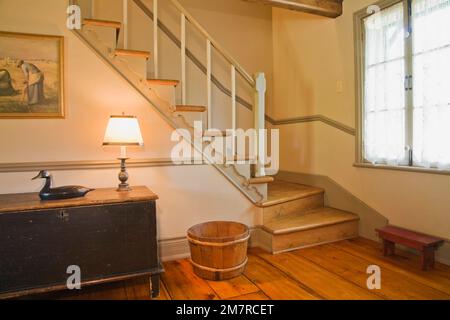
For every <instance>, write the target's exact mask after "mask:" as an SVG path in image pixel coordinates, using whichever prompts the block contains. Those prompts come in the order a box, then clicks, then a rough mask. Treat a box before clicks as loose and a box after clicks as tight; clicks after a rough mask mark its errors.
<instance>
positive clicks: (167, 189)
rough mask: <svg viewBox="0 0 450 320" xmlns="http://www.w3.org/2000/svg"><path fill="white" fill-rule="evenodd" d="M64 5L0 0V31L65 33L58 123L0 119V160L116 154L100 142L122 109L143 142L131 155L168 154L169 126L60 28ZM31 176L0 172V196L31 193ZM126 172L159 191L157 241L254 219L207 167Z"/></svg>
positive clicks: (66, 177) (97, 177)
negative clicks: (195, 228)
mask: <svg viewBox="0 0 450 320" xmlns="http://www.w3.org/2000/svg"><path fill="white" fill-rule="evenodd" d="M66 7H67V2H66V1H61V0H40V1H33V0H7V1H1V2H0V30H4V31H12V32H25V33H40V34H52V35H62V36H64V37H65V46H66V53H65V60H66V70H65V86H66V88H65V93H66V101H65V102H66V108H67V117H66V119H64V120H0V150H1V152H0V162H1V163H20V162H41V161H71V160H110V159H114V158H115V157H116V156H117V155H118V152H119V151H118V150H117V149H116V148H104V147H102V139H103V135H104V130H105V127H106V123H107V121H108V117H109V115H111V114H118V113H121V112H122V111H125V112H127V113H131V114H134V115H136V116H138V118H139V121H140V123H141V128H142V131H143V136H144V141H145V147H144V148H142V149H131V150H130V156H131V157H133V158H141V159H146V158H167V157H169V156H170V150H171V146H172V143H171V142H170V140H169V139H170V134H171V132H172V129H171V128H170V127H169V126H168V125H167V124H166V123H165V122H164V121H163V120H162V119H161V118H160V117H159V116H158V114H157V113H156V112H154V111H153V109H151V107H150V106H149V105H148V103H147V102H146V101H145V100H144V99H143V98H142V97H141V96H140V95H139V94H138V93H137V92H135V91H134V90H133V89H132V88H131V87H130V86H129V85H128V84H127V82H125V81H124V80H123V79H122V78H120V77H119V76H118V75H117V74H116V73H114V72H113V71H112V70H111V69H110V68H109V67H108V66H107V65H106V64H105V63H103V62H102V61H101V60H100V59H99V58H98V57H97V56H96V55H95V54H94V53H93V52H91V50H90V49H89V48H87V47H86V46H85V45H84V44H83V43H82V42H81V41H80V40H79V39H78V38H77V37H76V36H75V35H74V34H73V33H72V32H70V31H69V30H67V29H66V27H65V23H66ZM43 13H45V14H43ZM211 14H212V15H213V14H214V13H211ZM236 37H239V35H236ZM117 172H118V169H105V170H77V171H57V172H54V180H55V184H57V185H66V184H83V185H87V186H90V187H95V188H100V187H114V186H115V185H116V184H117V181H116V180H117ZM32 174H33V173H30V172H22V173H20V172H19V173H2V174H0V181H2V184H1V186H0V193H16V192H34V191H38V190H39V189H40V187H41V183H42V182H39V181H33V182H32V181H30V178H31V177H32ZM130 175H131V183H132V184H134V185H147V186H149V187H150V188H151V189H152V190H153V191H154V192H156V193H157V194H158V195H159V196H160V200H159V201H158V219H159V236H160V238H161V239H170V238H177V237H183V236H184V235H185V233H186V230H187V228H189V227H190V226H192V225H194V224H196V223H199V222H203V221H207V220H237V221H242V222H244V223H247V224H249V225H254V224H255V223H256V222H257V221H256V219H257V213H256V211H255V209H254V207H253V205H252V204H251V202H250V201H248V200H247V198H245V197H244V195H242V194H241V193H240V192H239V191H238V190H237V189H236V188H235V187H234V186H232V185H231V184H230V183H229V182H228V180H226V179H225V178H224V177H223V176H222V175H221V174H220V173H219V172H218V171H216V170H215V169H214V168H212V167H209V166H182V167H153V168H132V169H130ZM206 199H207V200H206ZM230 203H232V204H233V205H231V206H230V205H228V204H230Z"/></svg>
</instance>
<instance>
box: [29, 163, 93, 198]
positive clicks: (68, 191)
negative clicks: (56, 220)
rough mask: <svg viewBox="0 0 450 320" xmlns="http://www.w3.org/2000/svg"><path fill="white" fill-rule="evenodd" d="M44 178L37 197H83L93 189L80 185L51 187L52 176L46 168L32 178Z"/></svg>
mask: <svg viewBox="0 0 450 320" xmlns="http://www.w3.org/2000/svg"><path fill="white" fill-rule="evenodd" d="M36 179H45V185H44V187H43V188H42V190H41V192H39V197H40V198H41V200H64V199H73V198H81V197H84V196H85V195H86V194H88V193H89V192H91V191H94V190H95V189H89V188H86V187H81V186H66V187H58V188H52V176H51V175H50V173H49V172H48V171H47V170H42V171H41V172H39V174H38V175H37V176H36V177H34V178H33V179H32V180H36Z"/></svg>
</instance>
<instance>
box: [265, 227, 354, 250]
mask: <svg viewBox="0 0 450 320" xmlns="http://www.w3.org/2000/svg"><path fill="white" fill-rule="evenodd" d="M358 227H359V221H348V222H343V223H339V224H335V225H330V226H325V227H321V228H316V229H311V230H304V231H299V232H293V233H288V234H282V235H272V234H270V233H268V232H266V231H264V230H262V229H260V230H259V232H258V235H257V236H258V237H257V245H258V246H259V247H261V248H262V249H264V250H267V251H269V252H271V253H273V254H278V253H283V252H288V251H293V250H297V249H301V248H307V247H313V246H318V245H322V244H325V243H332V242H337V241H342V240H347V239H353V238H356V237H358V235H359V233H358Z"/></svg>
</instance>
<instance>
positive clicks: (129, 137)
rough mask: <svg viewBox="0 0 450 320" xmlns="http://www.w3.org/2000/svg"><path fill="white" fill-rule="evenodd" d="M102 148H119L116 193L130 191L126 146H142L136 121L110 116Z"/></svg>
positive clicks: (126, 117)
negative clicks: (118, 181)
mask: <svg viewBox="0 0 450 320" xmlns="http://www.w3.org/2000/svg"><path fill="white" fill-rule="evenodd" d="M103 145H104V146H120V157H119V158H118V159H119V160H120V173H119V180H120V184H119V188H118V189H117V191H130V190H131V188H130V186H129V185H128V183H127V181H128V177H129V176H128V172H127V167H126V161H127V160H128V159H129V158H128V157H127V146H143V145H144V140H143V139H142V134H141V129H140V127H139V122H138V119H137V118H136V117H134V116H126V115H125V114H123V115H121V116H111V117H110V119H109V122H108V127H107V128H106V132H105V138H104V139H103Z"/></svg>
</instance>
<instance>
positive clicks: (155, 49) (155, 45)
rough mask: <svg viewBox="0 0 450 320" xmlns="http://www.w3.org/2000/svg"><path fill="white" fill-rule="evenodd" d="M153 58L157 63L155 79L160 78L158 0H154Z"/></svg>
mask: <svg viewBox="0 0 450 320" xmlns="http://www.w3.org/2000/svg"><path fill="white" fill-rule="evenodd" d="M153 59H154V63H155V79H158V78H159V66H158V63H159V55H158V0H153Z"/></svg>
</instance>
